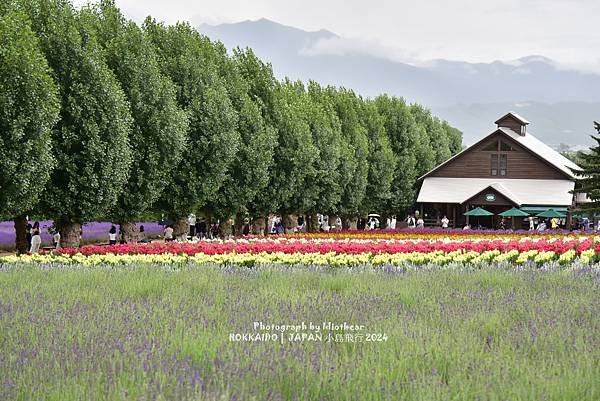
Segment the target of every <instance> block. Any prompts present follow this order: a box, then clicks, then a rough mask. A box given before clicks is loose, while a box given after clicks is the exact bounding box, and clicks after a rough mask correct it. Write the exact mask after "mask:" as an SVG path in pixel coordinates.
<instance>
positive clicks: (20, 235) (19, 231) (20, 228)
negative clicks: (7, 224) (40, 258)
mask: <svg viewBox="0 0 600 401" xmlns="http://www.w3.org/2000/svg"><path fill="white" fill-rule="evenodd" d="M26 233H27V217H26V216H25V215H22V216H19V217H16V218H15V234H16V235H17V254H18V255H22V254H24V253H27V252H29V249H27V237H26Z"/></svg>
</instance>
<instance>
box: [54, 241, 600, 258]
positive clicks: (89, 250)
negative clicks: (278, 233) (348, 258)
mask: <svg viewBox="0 0 600 401" xmlns="http://www.w3.org/2000/svg"><path fill="white" fill-rule="evenodd" d="M596 238H598V240H596V239H595V238H593V237H581V238H575V237H563V238H536V239H533V238H522V239H520V240H515V239H493V240H462V241H460V240H452V239H446V240H435V241H434V240H431V241H427V240H416V241H411V240H324V239H323V240H319V239H313V240H307V239H296V238H290V237H279V238H268V239H256V238H255V239H238V240H231V241H214V242H208V241H200V242H196V243H179V242H164V243H163V242H155V243H151V244H124V245H112V246H97V245H90V246H84V247H82V248H80V249H61V250H59V251H58V253H60V254H64V255H74V254H76V253H81V254H83V255H85V256H90V255H103V254H117V255H123V254H132V255H159V254H166V253H168V254H176V255H182V254H185V255H189V256H193V255H195V254H198V253H202V254H206V255H220V254H227V253H237V254H245V253H250V254H258V253H285V254H307V253H321V254H326V253H336V254H350V255H357V254H362V253H371V254H380V253H385V254H396V253H414V252H418V253H430V252H438V251H439V252H443V253H450V252H455V251H459V250H462V251H473V252H478V253H481V252H486V251H494V250H498V251H500V252H509V251H512V250H516V251H518V252H527V251H531V250H536V251H539V252H555V253H558V254H562V253H564V252H566V251H568V250H575V251H576V252H577V253H581V252H583V251H586V250H588V249H595V248H598V247H600V237H596ZM599 249H600V248H599Z"/></svg>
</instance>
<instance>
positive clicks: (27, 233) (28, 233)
mask: <svg viewBox="0 0 600 401" xmlns="http://www.w3.org/2000/svg"><path fill="white" fill-rule="evenodd" d="M32 229H33V226H32V225H31V223H27V227H26V228H25V241H27V249H31V230H32Z"/></svg>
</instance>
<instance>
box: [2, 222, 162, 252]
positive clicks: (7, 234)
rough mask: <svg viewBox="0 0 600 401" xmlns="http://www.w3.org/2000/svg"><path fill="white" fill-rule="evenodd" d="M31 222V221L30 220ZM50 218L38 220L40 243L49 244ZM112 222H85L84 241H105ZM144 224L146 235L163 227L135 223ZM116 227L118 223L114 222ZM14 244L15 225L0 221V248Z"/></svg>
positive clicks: (153, 223)
mask: <svg viewBox="0 0 600 401" xmlns="http://www.w3.org/2000/svg"><path fill="white" fill-rule="evenodd" d="M30 223H31V224H33V223H34V222H33V221H30ZM52 225H53V222H52V220H42V221H40V227H41V229H42V243H43V244H44V245H50V244H51V243H52V234H50V233H48V229H49V228H50V227H52ZM111 225H112V223H110V222H107V221H95V222H90V223H86V224H84V225H83V237H82V240H83V242H84V243H89V242H106V241H108V230H109V229H110V226H111ZM142 225H143V226H144V230H145V231H146V235H148V236H156V235H159V234H161V233H162V231H163V227H162V226H159V225H158V222H152V223H144V222H141V223H137V226H138V227H139V226H142ZM116 227H117V229H119V225H118V224H116ZM14 246H15V227H14V223H13V222H12V221H2V222H0V248H2V249H10V248H12V247H14Z"/></svg>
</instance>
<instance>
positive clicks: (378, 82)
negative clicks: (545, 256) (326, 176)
mask: <svg viewBox="0 0 600 401" xmlns="http://www.w3.org/2000/svg"><path fill="white" fill-rule="evenodd" d="M199 30H200V32H202V33H204V34H206V35H207V36H209V37H211V38H212V39H216V40H220V41H222V42H223V43H224V44H225V46H226V47H228V48H230V49H231V48H234V47H238V46H239V47H251V48H252V49H253V50H254V51H255V53H256V54H257V55H258V56H259V57H261V58H263V59H264V60H266V61H269V62H271V63H272V65H273V70H274V72H275V74H276V75H277V76H279V77H284V76H288V77H290V78H292V79H302V80H305V81H306V80H308V79H314V80H315V81H318V82H320V83H322V84H332V85H338V86H345V87H348V88H352V89H354V90H356V91H357V92H358V93H360V94H362V95H365V96H375V95H378V94H381V93H389V94H392V95H397V96H403V97H404V98H405V99H406V100H407V101H409V102H418V103H421V104H423V105H425V106H427V107H429V108H431V109H432V111H433V112H434V113H435V114H436V115H438V116H440V117H442V118H444V119H446V120H448V121H449V122H450V123H451V124H452V125H453V126H456V127H457V128H459V129H461V130H462V131H463V132H464V134H465V138H464V140H465V143H467V144H468V143H472V142H473V141H474V140H475V139H476V138H478V137H481V136H483V135H484V134H487V133H489V131H490V130H491V129H492V128H493V121H495V119H496V118H497V117H499V116H500V115H502V114H504V113H505V112H507V111H509V110H515V111H517V112H519V113H520V114H522V115H524V116H525V117H526V118H528V119H529V120H530V121H532V124H531V131H532V132H534V133H535V134H536V135H537V136H538V137H539V138H540V139H542V140H544V141H546V142H547V143H549V144H551V145H558V144H559V143H565V144H569V145H580V146H581V145H588V144H590V140H589V135H588V134H590V133H591V131H592V129H593V126H592V121H593V120H594V119H600V75H595V74H589V73H583V72H579V71H574V70H564V69H561V68H559V67H558V66H557V65H556V64H555V63H554V62H553V61H552V60H550V59H547V58H545V57H543V56H529V57H524V58H521V59H519V60H516V61H510V62H502V61H495V62H492V63H468V62H461V61H448V60H433V61H431V62H428V63H424V64H419V65H413V64H409V63H407V62H400V61H394V57H391V56H392V55H390V58H388V57H386V55H385V54H381V53H382V52H381V51H380V52H379V53H378V54H373V52H371V51H369V49H365V48H364V47H365V46H362V47H361V46H353V45H352V42H351V41H349V40H348V39H345V38H341V37H340V36H338V35H336V34H334V33H332V32H329V31H326V30H320V31H316V32H307V31H304V30H301V29H297V28H293V27H289V26H284V25H281V24H278V23H275V22H272V21H269V20H266V19H261V20H258V21H244V22H239V23H233V24H222V25H216V26H211V25H201V26H200V27H199Z"/></svg>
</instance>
